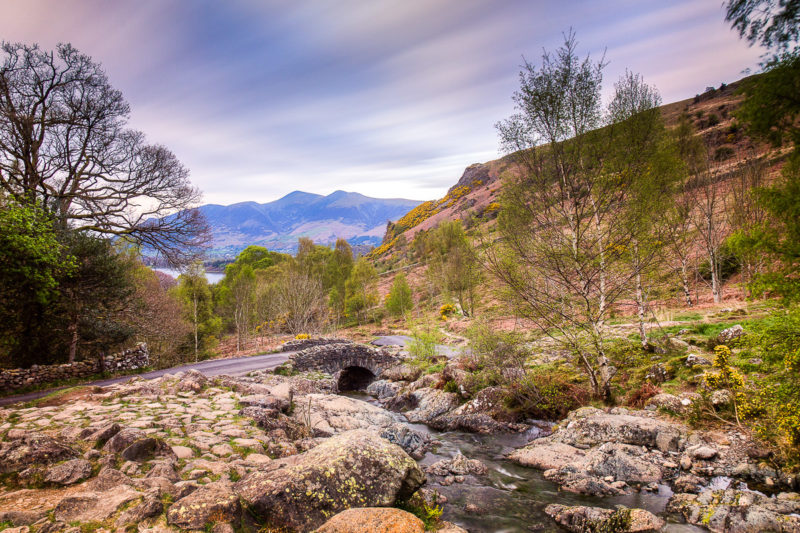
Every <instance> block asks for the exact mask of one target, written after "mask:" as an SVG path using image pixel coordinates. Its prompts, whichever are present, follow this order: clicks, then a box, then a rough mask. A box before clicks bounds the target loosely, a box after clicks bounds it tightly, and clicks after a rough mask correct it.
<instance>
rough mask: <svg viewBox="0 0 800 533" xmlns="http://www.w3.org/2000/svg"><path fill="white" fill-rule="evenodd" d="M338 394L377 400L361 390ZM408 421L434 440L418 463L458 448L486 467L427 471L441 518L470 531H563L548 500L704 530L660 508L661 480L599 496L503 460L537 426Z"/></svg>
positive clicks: (677, 529)
mask: <svg viewBox="0 0 800 533" xmlns="http://www.w3.org/2000/svg"><path fill="white" fill-rule="evenodd" d="M342 394H344V395H345V396H348V397H350V398H354V399H357V400H362V401H366V402H368V403H371V404H373V405H378V406H380V404H379V403H378V402H377V401H376V400H374V399H373V398H372V397H371V396H369V395H367V394H365V393H360V392H347V393H342ZM408 426H409V427H411V428H413V429H415V430H417V431H419V432H421V433H426V434H428V435H430V437H431V439H433V440H434V441H435V443H436V444H435V446H434V449H433V451H430V452H428V453H427V454H426V455H425V457H424V458H423V459H422V460H421V461H419V463H420V464H421V465H426V466H427V465H430V464H433V463H435V462H436V461H439V460H440V459H449V458H451V457H453V456H455V455H456V454H457V453H458V452H461V453H462V454H463V455H464V456H465V457H467V458H469V459H478V460H479V461H481V462H482V463H483V464H485V465H486V466H487V468H488V469H489V471H488V473H487V474H486V475H484V476H467V479H466V481H465V482H464V483H453V484H452V485H450V486H442V485H439V484H437V483H436V482H435V480H434V479H433V476H429V484H428V485H427V486H428V487H431V488H434V489H436V490H437V491H438V492H440V493H441V494H443V495H444V496H445V497H447V503H445V504H444V505H443V509H444V513H443V515H442V518H443V519H444V520H448V521H450V522H453V523H456V524H458V525H459V526H461V527H464V528H466V529H467V530H469V531H470V533H479V532H503V533H512V532H513V533H517V532H529V531H543V532H563V531H564V530H563V529H561V528H560V527H559V526H558V525H556V523H555V522H554V521H553V520H552V519H551V518H550V517H549V516H547V515H546V514H545V513H544V508H545V507H546V506H547V505H549V504H551V503H559V504H563V505H588V506H594V507H606V508H614V506H615V505H618V504H621V505H624V506H626V507H638V508H641V509H646V510H648V511H650V512H652V513H656V514H660V516H662V517H663V518H665V519H666V520H667V522H668V524H667V527H666V528H665V529H664V530H663V531H665V532H669V533H700V532H703V531H705V530H703V529H701V528H698V527H696V526H692V525H689V524H685V523H681V520H680V518H679V517H677V516H670V515H665V514H663V513H664V510H665V508H666V505H667V501H668V500H669V497H670V496H671V495H672V491H671V490H670V488H669V487H668V486H666V485H662V486H660V490H659V492H658V493H649V492H639V493H633V494H627V495H623V496H614V497H609V496H607V497H602V498H601V497H596V496H584V495H580V494H573V493H570V492H562V491H559V490H558V485H556V484H555V483H552V482H550V481H547V480H546V479H544V477H543V476H542V473H541V472H540V471H538V470H535V469H532V468H525V467H522V466H519V465H517V464H515V463H513V462H511V461H509V460H507V459H506V458H505V456H506V455H507V454H508V453H510V452H511V451H512V450H514V449H515V448H518V447H520V446H523V445H525V444H527V443H528V442H530V441H531V440H533V439H534V438H536V437H537V436H538V435H539V432H540V431H541V430H540V429H538V428H536V427H534V428H532V429H531V430H529V431H528V432H525V433H501V434H493V435H480V434H474V433H464V432H459V431H449V432H440V431H436V430H433V429H431V428H428V427H427V426H425V425H423V424H408ZM467 504H473V505H475V506H477V511H476V512H472V513H469V512H467V511H466V510H465V507H466V505H467Z"/></svg>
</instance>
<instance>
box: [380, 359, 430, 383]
mask: <svg viewBox="0 0 800 533" xmlns="http://www.w3.org/2000/svg"><path fill="white" fill-rule="evenodd" d="M421 375H422V369H421V368H420V367H418V366H413V365H410V364H408V363H401V364H399V365H395V366H392V367H389V368H387V369H386V370H384V371H383V372H382V373H381V375H380V377H381V378H382V379H388V380H390V381H416V380H417V379H419V377H420V376H421Z"/></svg>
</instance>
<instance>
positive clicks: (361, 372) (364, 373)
mask: <svg viewBox="0 0 800 533" xmlns="http://www.w3.org/2000/svg"><path fill="white" fill-rule="evenodd" d="M373 381H375V374H373V373H372V372H371V371H370V370H369V369H366V368H364V367H363V366H348V367H345V368H343V369H342V371H341V372H339V379H338V380H337V386H338V387H339V391H340V392H344V391H363V390H366V389H367V387H368V386H369V384H370V383H372V382H373Z"/></svg>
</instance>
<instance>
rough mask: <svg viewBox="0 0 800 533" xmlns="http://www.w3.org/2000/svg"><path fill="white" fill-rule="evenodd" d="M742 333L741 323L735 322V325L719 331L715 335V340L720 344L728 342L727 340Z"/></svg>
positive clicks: (743, 333)
mask: <svg viewBox="0 0 800 533" xmlns="http://www.w3.org/2000/svg"><path fill="white" fill-rule="evenodd" d="M744 335H745V331H744V328H743V327H742V326H741V324H736V325H735V326H731V327H729V328H726V329H723V330H722V331H720V332H719V335H717V342H719V343H720V344H728V343H729V342H731V341H734V340H736V339H738V338H739V337H742V336H744Z"/></svg>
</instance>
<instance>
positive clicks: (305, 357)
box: [289, 341, 400, 391]
mask: <svg viewBox="0 0 800 533" xmlns="http://www.w3.org/2000/svg"><path fill="white" fill-rule="evenodd" d="M289 360H290V361H291V363H292V367H293V368H294V369H295V370H297V371H299V372H310V371H317V372H324V373H326V374H330V375H332V376H333V378H334V380H336V384H337V385H338V387H339V390H340V391H352V390H364V389H366V388H367V385H369V384H370V383H371V382H372V381H374V380H375V378H377V377H378V376H380V375H381V372H383V371H384V370H386V369H387V368H390V367H392V366H395V365H396V364H398V363H399V362H400V360H399V359H398V358H397V357H395V356H394V355H392V354H390V353H388V352H386V351H384V350H378V349H375V348H372V347H371V346H367V345H365V344H357V343H354V342H341V341H338V342H335V343H331V344H324V345H317V346H312V347H311V348H306V349H305V350H301V351H299V352H297V353H295V354H292V355H290V356H289Z"/></svg>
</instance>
